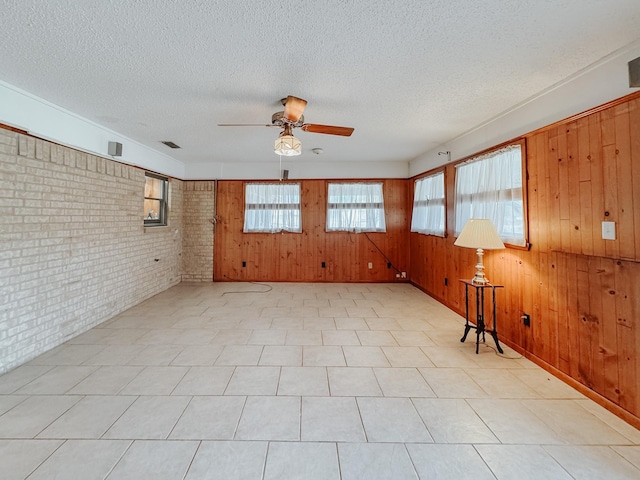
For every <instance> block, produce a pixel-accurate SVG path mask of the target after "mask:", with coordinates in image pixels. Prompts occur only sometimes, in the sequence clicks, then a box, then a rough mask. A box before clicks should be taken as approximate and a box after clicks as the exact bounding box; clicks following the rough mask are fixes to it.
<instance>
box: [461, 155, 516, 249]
mask: <svg viewBox="0 0 640 480" xmlns="http://www.w3.org/2000/svg"><path fill="white" fill-rule="evenodd" d="M522 150H523V149H522V145H521V144H520V143H518V144H513V145H509V146H507V147H504V148H500V149H497V150H494V151H492V152H489V153H486V154H484V155H480V156H478V157H475V158H472V159H470V160H468V161H466V162H464V163H461V164H459V165H456V193H455V212H456V218H455V220H456V222H455V232H456V235H459V234H460V232H461V231H462V228H463V227H464V225H465V224H466V223H467V220H469V219H470V218H488V219H489V220H491V221H492V222H493V224H494V225H495V227H496V230H497V231H498V234H499V235H500V238H502V241H503V242H504V243H508V244H511V245H518V246H525V245H526V243H527V239H526V223H525V222H526V216H525V211H524V189H523V168H522V166H523V151H522Z"/></svg>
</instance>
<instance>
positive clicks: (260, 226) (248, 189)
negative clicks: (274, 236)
mask: <svg viewBox="0 0 640 480" xmlns="http://www.w3.org/2000/svg"><path fill="white" fill-rule="evenodd" d="M283 230H284V231H287V232H295V233H300V232H301V231H302V226H301V222H300V184H299V183H247V184H246V185H245V203H244V229H243V231H244V232H246V233H249V232H269V233H276V232H281V231H283Z"/></svg>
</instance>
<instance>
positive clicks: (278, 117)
mask: <svg viewBox="0 0 640 480" xmlns="http://www.w3.org/2000/svg"><path fill="white" fill-rule="evenodd" d="M271 123H272V124H273V125H275V126H277V127H282V126H284V125H285V124H287V123H288V124H289V125H291V126H292V127H301V126H302V125H303V124H304V116H303V115H300V118H299V119H298V121H297V122H295V123H294V122H290V121H288V120H287V119H285V118H284V112H276V113H274V114H273V115H271Z"/></svg>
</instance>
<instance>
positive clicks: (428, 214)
mask: <svg viewBox="0 0 640 480" xmlns="http://www.w3.org/2000/svg"><path fill="white" fill-rule="evenodd" d="M444 218H445V211H444V173H443V172H440V173H436V174H434V175H429V176H428V177H424V178H419V179H418V180H416V183H415V188H414V192H413V211H412V214H411V231H412V232H418V233H424V234H426V235H438V236H439V237H444Z"/></svg>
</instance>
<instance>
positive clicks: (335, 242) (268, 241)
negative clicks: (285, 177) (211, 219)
mask: <svg viewBox="0 0 640 480" xmlns="http://www.w3.org/2000/svg"><path fill="white" fill-rule="evenodd" d="M244 183H245V182H242V181H219V182H218V194H217V216H218V222H217V225H216V229H215V245H216V248H215V253H214V279H215V280H216V281H225V280H242V281H276V282H277V281H283V282H396V281H397V282H400V281H402V282H406V281H408V279H398V278H396V273H397V271H396V270H395V269H394V268H387V260H385V258H384V257H383V256H382V255H381V254H380V252H378V250H377V249H376V247H375V246H374V245H373V244H372V243H371V242H370V241H369V240H368V239H367V236H366V235H365V234H355V233H346V232H330V233H327V232H325V219H326V209H327V201H326V196H327V183H328V182H327V181H325V180H301V181H300V182H299V183H300V184H301V195H302V233H286V232H285V233H276V234H269V233H264V234H263V233H243V232H242V228H243V224H244ZM408 187H409V184H408V182H407V181H406V180H384V186H383V194H384V203H385V212H386V218H385V220H386V224H387V232H386V233H369V234H367V235H368V236H369V238H370V239H371V240H373V242H375V244H376V245H377V246H378V247H379V248H380V250H382V252H384V254H385V255H386V256H387V257H388V258H389V259H390V260H391V262H392V265H393V266H394V267H396V268H397V269H398V270H400V271H404V272H407V271H408V268H409V251H408V248H407V246H408V243H409V241H408V228H407V226H408V224H409V221H410V211H408V206H409V197H408V195H409V192H408ZM243 261H244V262H246V267H242V262H243ZM322 262H325V268H322ZM369 262H371V263H372V264H373V268H372V269H369V268H368V263H369Z"/></svg>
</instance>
